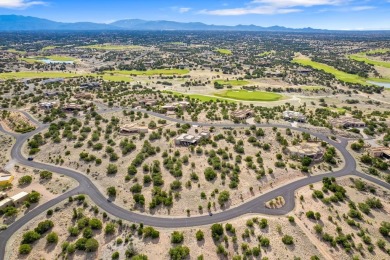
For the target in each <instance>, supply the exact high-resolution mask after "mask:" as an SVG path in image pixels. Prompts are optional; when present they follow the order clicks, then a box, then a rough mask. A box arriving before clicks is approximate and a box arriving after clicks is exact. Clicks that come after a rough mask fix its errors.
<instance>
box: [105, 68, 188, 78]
mask: <svg viewBox="0 0 390 260" xmlns="http://www.w3.org/2000/svg"><path fill="white" fill-rule="evenodd" d="M105 72H106V73H113V74H121V75H146V76H153V75H160V74H162V75H183V74H188V73H189V72H190V71H189V70H186V69H160V70H146V71H141V70H114V71H105Z"/></svg>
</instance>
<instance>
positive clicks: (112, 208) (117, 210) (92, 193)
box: [0, 109, 390, 259]
mask: <svg viewBox="0 0 390 260" xmlns="http://www.w3.org/2000/svg"><path fill="white" fill-rule="evenodd" d="M113 111H120V109H112V110H110V109H108V110H104V112H102V113H109V112H113ZM133 111H140V112H144V113H148V114H149V115H153V116H156V117H159V118H162V119H166V120H169V121H173V122H177V123H189V124H191V125H199V126H215V127H232V128H237V127H249V126H250V125H247V124H241V125H239V124H212V123H199V122H185V121H183V120H180V119H176V118H170V117H167V116H165V115H161V114H158V113H155V112H152V111H146V110H133ZM23 113H24V114H25V115H26V116H27V117H28V118H29V119H31V120H32V121H33V122H34V123H36V124H37V126H38V127H37V129H36V130H35V131H33V132H30V133H27V134H22V135H18V134H10V133H8V132H6V131H5V130H4V129H3V128H2V127H1V126H0V131H1V132H4V133H7V134H10V135H12V136H14V137H15V138H16V142H15V145H14V146H13V148H12V150H11V157H12V159H14V160H15V161H17V162H18V163H20V164H23V165H26V166H30V167H33V168H36V169H41V170H48V171H51V172H55V173H58V174H63V175H66V176H68V177H71V178H74V179H75V180H77V181H78V182H79V186H78V187H77V188H75V189H73V190H70V191H68V192H66V193H64V194H62V195H60V196H59V197H57V198H55V199H53V200H50V201H49V202H47V203H45V204H43V205H40V206H39V207H37V208H35V209H32V210H31V211H30V212H27V213H26V214H25V215H24V216H23V217H22V218H21V219H19V220H18V221H16V222H15V223H13V224H12V225H10V226H9V227H8V229H6V230H4V231H2V232H1V233H0V259H4V255H5V247H6V243H7V241H8V239H9V238H10V237H11V236H12V235H13V234H14V233H15V232H17V231H18V230H19V229H20V228H22V227H23V226H24V225H25V224H27V223H28V222H29V221H30V220H31V219H33V218H35V217H36V216H38V215H39V214H41V213H43V212H45V211H47V210H48V209H50V208H52V207H53V206H55V205H56V204H57V203H59V202H61V201H63V200H64V199H66V198H68V197H69V196H74V195H76V194H79V193H80V194H86V195H88V196H89V197H90V198H91V200H92V201H93V202H94V203H95V204H96V205H99V207H100V208H101V209H102V210H104V211H106V212H108V213H109V214H111V215H114V216H116V217H117V218H120V219H124V220H128V221H131V222H136V223H144V224H145V225H150V226H154V227H166V228H180V227H193V226H201V225H208V224H213V223H216V222H222V221H227V220H229V219H232V218H236V217H239V216H242V215H244V214H247V213H261V214H267V215H284V214H287V213H288V212H290V211H291V210H293V209H294V207H295V198H294V193H295V191H296V190H297V189H299V188H301V187H304V186H307V185H309V184H312V183H315V182H320V181H321V180H322V178H323V177H325V176H327V177H336V178H337V177H342V176H346V175H355V176H357V177H360V178H364V179H366V180H368V181H371V182H373V183H376V184H378V185H380V186H382V187H384V188H387V189H390V184H388V183H385V182H383V181H380V180H378V179H376V178H373V177H371V176H369V175H366V174H363V173H360V172H357V171H356V161H355V159H354V158H353V157H352V155H351V154H350V153H349V152H348V151H347V149H346V145H347V139H344V138H342V139H340V142H335V141H333V140H331V139H329V138H328V137H327V136H325V135H323V134H321V133H316V132H311V131H309V130H307V129H299V128H294V127H291V126H287V125H281V124H255V125H256V126H257V127H278V128H290V129H292V130H295V131H300V132H305V133H309V134H311V135H312V136H315V137H317V138H318V139H321V140H323V141H326V142H327V143H329V144H331V145H333V146H334V147H335V148H336V149H337V150H338V151H339V152H340V153H341V154H342V156H343V157H344V161H345V166H344V168H343V169H341V170H339V171H336V172H332V173H326V174H322V175H316V176H309V177H307V178H304V179H300V180H297V181H294V182H292V183H289V184H286V185H284V186H282V187H280V188H277V189H274V190H272V191H269V192H267V193H265V194H263V195H261V196H259V197H257V198H255V199H252V200H249V201H248V202H245V203H243V204H241V205H239V206H237V207H234V208H231V209H227V210H225V211H222V212H220V213H216V214H214V215H213V216H209V215H208V214H204V215H202V216H194V217H184V218H183V217H172V218H170V217H160V216H158V217H157V216H151V215H143V214H139V213H135V212H131V211H128V210H126V209H124V208H121V207H119V206H117V205H115V204H114V203H110V202H108V201H107V199H106V197H105V196H104V195H103V194H101V193H100V192H99V190H98V189H97V187H96V186H95V185H94V184H93V182H92V181H91V180H90V179H89V178H88V177H87V176H85V175H83V174H82V173H80V172H77V171H75V170H72V169H68V168H62V167H59V166H55V165H49V164H44V163H40V162H36V161H28V160H26V158H25V157H24V155H23V154H22V146H23V144H24V143H25V142H26V141H27V139H29V138H31V137H32V136H33V135H35V134H37V133H39V132H42V131H43V130H45V129H46V128H47V127H48V125H44V124H41V123H39V122H37V121H36V120H35V119H34V118H33V117H32V116H31V115H29V114H28V113H25V112H23ZM277 196H283V197H284V199H285V201H286V204H285V205H284V206H283V207H282V208H280V209H268V208H266V207H265V206H264V205H265V203H266V202H267V201H269V200H271V199H273V198H275V197H277Z"/></svg>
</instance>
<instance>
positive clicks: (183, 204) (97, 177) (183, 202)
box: [26, 113, 342, 216]
mask: <svg viewBox="0 0 390 260" xmlns="http://www.w3.org/2000/svg"><path fill="white" fill-rule="evenodd" d="M115 115H116V116H120V114H118V113H117V114H115ZM104 116H105V117H107V118H111V115H104ZM126 120H127V119H125V118H122V119H120V122H121V123H122V124H125V123H127V122H126ZM150 120H154V121H155V122H157V119H155V118H151V117H150V118H147V119H145V118H144V119H142V122H144V123H145V125H148V122H149V121H150ZM101 127H102V128H104V125H101ZM166 129H171V130H177V128H176V126H175V125H171V124H170V125H168V126H166V127H164V131H165V130H166ZM198 130H199V132H201V131H202V129H198ZM203 130H208V129H203ZM191 131H194V129H191V130H190V132H191ZM264 131H265V137H263V138H260V139H259V141H260V142H261V143H271V144H272V143H275V141H274V140H275V138H276V133H275V132H274V131H272V129H264ZM150 132H151V131H149V134H150ZM281 132H282V133H284V130H281ZM220 133H222V134H224V135H225V136H227V135H226V133H227V131H226V130H223V129H216V132H214V133H213V134H212V136H216V135H218V134H220ZM149 134H146V137H145V140H147V139H148V135H149ZM296 135H297V133H293V136H291V137H289V136H286V138H287V139H288V140H292V138H293V137H296ZM132 137H135V138H136V139H135V140H134V142H135V143H136V146H137V149H136V151H134V152H132V153H130V154H128V155H126V156H122V153H121V151H120V149H119V147H118V144H119V143H120V141H121V140H123V139H125V138H130V139H131V138H132ZM212 138H213V137H212ZM235 139H236V140H243V141H244V150H245V154H243V155H242V158H243V161H242V163H241V164H240V165H241V166H240V168H241V172H240V177H239V179H240V182H239V185H238V187H237V188H236V189H230V188H229V187H228V185H229V183H230V180H229V177H228V176H226V180H223V179H222V178H221V177H220V174H219V173H218V175H219V176H218V178H217V179H216V180H214V181H213V182H209V181H206V180H205V177H204V170H205V169H206V168H207V167H209V166H210V165H209V164H208V162H207V159H208V156H207V155H205V154H204V153H205V151H206V150H209V151H210V150H211V149H214V150H218V148H222V149H227V150H226V151H227V153H228V154H229V153H231V154H232V159H227V160H222V162H223V161H226V162H228V163H231V164H234V159H235V157H236V155H237V153H236V152H235V151H234V149H233V146H234V145H233V144H231V143H228V142H227V141H226V140H220V141H218V142H217V144H218V147H216V148H212V147H211V146H210V145H207V146H205V147H202V148H203V150H204V152H203V154H201V155H198V154H197V153H192V152H191V151H190V150H189V148H187V147H176V146H175V145H174V144H173V139H170V140H169V141H166V139H165V138H162V139H161V140H156V141H153V142H152V145H153V146H155V147H160V148H161V152H160V153H158V154H157V155H156V156H153V157H149V158H147V159H146V160H145V162H144V163H143V165H145V164H146V165H151V164H152V163H153V161H154V160H158V161H160V162H161V170H162V176H163V180H164V182H165V184H164V186H163V190H167V191H168V190H169V187H170V186H169V185H170V184H171V183H172V182H173V181H174V180H176V178H175V177H174V176H172V175H171V174H170V173H169V171H168V170H166V169H165V168H164V166H163V165H162V164H163V163H162V162H163V160H164V159H163V157H162V152H163V151H168V152H169V153H168V154H169V156H174V155H173V153H174V152H175V151H179V153H180V157H182V156H184V155H187V156H188V157H189V162H188V164H183V165H182V172H183V177H182V178H178V179H179V180H180V181H181V182H182V188H181V190H179V192H180V197H178V198H175V199H174V203H173V207H172V208H162V207H161V208H159V207H158V208H156V209H155V210H152V211H150V210H149V206H148V205H149V202H150V201H151V199H152V189H153V185H144V187H143V189H142V194H143V195H144V196H145V202H146V203H145V210H143V209H141V212H144V211H145V213H151V214H162V215H167V214H169V215H171V216H182V215H187V210H190V214H191V215H198V214H206V213H207V212H206V209H207V203H208V201H210V202H211V203H215V204H216V206H215V207H212V211H220V210H224V209H226V208H231V207H234V206H237V205H240V204H241V203H242V202H243V201H247V200H249V199H253V198H255V197H256V196H258V195H260V194H261V193H263V192H265V191H267V190H270V189H272V188H274V187H276V186H280V185H282V184H286V183H288V182H291V181H293V180H296V179H299V178H304V177H307V175H308V174H304V173H302V172H301V171H300V170H299V169H293V168H291V167H290V166H289V164H294V165H299V162H296V161H293V160H291V159H289V157H288V156H287V155H283V161H284V162H285V164H286V168H277V167H275V165H274V164H275V162H276V161H277V159H276V154H277V153H281V154H283V151H282V146H281V145H279V144H278V143H276V144H273V145H272V146H271V149H270V151H263V150H262V149H260V150H259V148H257V147H254V146H253V145H251V144H250V143H249V142H247V139H248V136H246V135H245V134H244V130H243V129H237V136H235ZM114 140H115V142H116V144H117V145H116V146H114V148H115V152H116V153H117V154H118V155H119V157H120V158H119V160H118V161H117V162H111V163H114V164H116V165H117V166H118V173H117V174H115V175H111V176H110V175H107V174H106V168H107V166H108V164H109V163H110V162H109V158H105V157H106V156H105V152H104V148H103V149H102V150H101V151H91V149H86V146H83V147H81V148H76V149H75V148H73V147H74V144H75V142H74V141H72V142H66V141H62V142H61V144H52V143H51V142H49V143H47V144H46V145H45V146H43V147H41V152H40V153H39V154H38V155H37V156H36V160H39V161H44V162H48V163H55V161H56V160H57V158H62V159H64V163H63V164H62V165H61V166H63V167H69V168H73V169H75V170H77V171H80V172H82V173H87V175H88V176H89V177H90V178H93V179H94V181H95V183H96V184H97V186H98V187H99V189H100V190H101V192H102V193H103V194H106V190H107V188H108V187H111V186H114V187H116V189H117V196H116V199H115V203H116V204H118V205H120V206H122V207H124V208H126V209H134V206H133V204H134V203H133V199H132V193H131V192H130V187H132V186H133V185H134V184H136V183H139V184H141V185H143V177H144V175H145V174H148V173H147V172H144V171H143V170H142V166H141V167H139V168H138V172H137V174H136V175H135V176H134V178H132V179H131V180H130V181H126V182H124V181H123V180H124V178H125V176H126V175H127V167H128V166H129V165H130V163H131V161H132V160H133V159H134V158H135V156H136V155H137V153H138V151H139V149H140V148H141V147H142V144H143V142H144V140H138V136H137V135H136V136H130V137H128V136H127V137H124V136H121V135H117V134H114ZM100 142H102V143H103V144H104V146H105V141H104V140H102V139H101V141H100ZM64 147H65V149H64ZM66 150H69V151H70V154H69V155H65V154H64V153H65V151H66ZM82 151H87V152H89V153H90V154H94V155H96V156H97V158H102V164H101V165H96V164H95V163H85V162H83V161H81V160H80V159H79V154H80V153H81V152H82ZM259 151H260V152H261V156H262V158H263V162H264V169H265V171H266V174H265V176H264V177H262V178H259V179H258V178H257V174H256V171H255V170H253V169H251V168H250V167H248V165H247V163H246V162H245V161H244V159H245V157H246V156H252V157H253V162H254V164H255V165H257V166H258V164H257V163H256V156H255V154H256V153H258V152H259ZM26 152H27V151H26ZM193 163H194V165H195V167H193V166H192V164H193ZM340 165H342V164H340ZM327 168H328V167H327V166H326V164H324V163H320V164H314V166H313V167H312V172H313V174H319V173H323V172H325V171H327ZM257 169H259V168H258V167H257ZM268 169H273V173H272V174H268ZM335 170H336V168H335ZM192 172H194V173H196V174H197V175H198V176H199V181H197V182H196V181H192V182H191V187H189V186H186V185H185V184H186V183H187V182H188V181H190V180H191V178H190V174H191V173H192ZM250 187H252V191H251V190H250ZM215 189H218V190H219V191H223V190H229V191H230V201H229V203H228V204H227V205H225V207H224V208H223V209H221V208H220V207H219V206H218V202H217V198H218V194H216V195H215V196H214V197H213V196H211V195H212V194H211V193H212V191H214V190H215ZM201 192H205V193H206V196H207V198H208V199H207V200H205V199H202V198H201V196H200V195H201ZM199 206H202V208H203V210H199V209H198V208H199Z"/></svg>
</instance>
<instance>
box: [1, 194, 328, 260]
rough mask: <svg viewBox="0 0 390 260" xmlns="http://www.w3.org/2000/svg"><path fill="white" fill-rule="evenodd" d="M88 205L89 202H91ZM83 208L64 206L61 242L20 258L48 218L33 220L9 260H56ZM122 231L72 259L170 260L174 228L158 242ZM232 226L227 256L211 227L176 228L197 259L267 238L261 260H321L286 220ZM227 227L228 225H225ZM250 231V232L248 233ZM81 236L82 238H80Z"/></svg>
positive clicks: (58, 218)
mask: <svg viewBox="0 0 390 260" xmlns="http://www.w3.org/2000/svg"><path fill="white" fill-rule="evenodd" d="M88 204H89V202H88ZM81 207H82V205H77V204H76V202H72V203H61V204H60V205H58V207H57V209H59V211H57V212H55V213H54V215H53V216H52V217H50V218H49V219H51V220H52V221H53V222H54V225H55V226H54V228H53V229H52V231H54V232H56V233H57V234H58V236H59V242H58V243H57V244H56V245H52V246H48V245H47V243H46V239H45V237H43V238H41V239H40V240H39V241H38V242H36V243H34V244H33V250H32V252H31V253H30V255H29V256H27V257H21V256H20V255H18V252H17V250H18V247H19V244H20V241H21V236H22V234H23V233H24V232H26V231H28V230H29V229H30V228H29V227H35V226H37V224H38V223H39V222H41V221H43V220H45V219H47V218H48V217H47V216H46V214H42V215H41V216H39V217H37V218H35V219H34V220H32V221H31V222H30V223H29V225H28V227H24V228H23V229H22V230H20V232H18V233H17V234H15V235H14V236H13V237H12V239H11V240H10V242H9V243H8V244H7V252H6V257H7V259H10V260H11V259H41V258H45V259H54V258H56V257H57V256H59V255H60V253H61V244H62V243H63V242H64V241H69V242H71V243H74V242H75V241H76V240H77V238H72V237H69V233H68V231H67V229H68V227H71V226H74V225H75V223H74V221H72V214H73V213H72V209H73V208H81ZM82 212H83V214H84V216H86V217H90V218H92V217H96V218H98V219H100V220H102V222H103V230H104V226H105V225H106V224H107V223H108V222H109V220H107V219H105V220H103V218H102V213H101V212H99V213H98V214H94V213H93V212H92V211H91V210H90V208H86V209H84V210H83V211H82ZM253 218H258V220H260V219H262V218H266V219H267V221H268V226H267V227H266V228H264V229H260V227H259V226H258V224H256V223H255V224H254V226H253V227H248V226H246V224H247V221H248V220H253ZM123 223H124V224H123V226H122V228H121V229H118V225H116V226H117V229H116V233H115V235H111V236H106V235H104V232H103V231H95V232H94V238H95V239H97V240H98V242H99V245H100V246H99V250H98V251H97V252H95V253H88V254H87V253H84V252H82V251H76V252H75V254H74V255H73V256H72V257H71V258H72V259H110V258H111V255H112V253H113V252H115V251H118V252H119V254H120V259H123V258H124V254H125V251H126V249H127V248H129V246H130V244H132V245H133V248H134V249H135V250H136V251H137V252H138V253H139V254H145V255H147V256H148V258H149V259H169V254H168V251H169V249H170V248H171V247H173V246H174V245H173V244H172V243H171V242H170V236H171V233H172V232H173V231H175V230H173V229H159V228H157V230H159V231H160V238H159V239H155V240H150V239H142V237H139V236H138V235H137V232H135V233H134V232H132V231H131V229H130V228H129V225H130V223H127V222H123ZM229 223H230V224H232V225H233V227H234V228H235V229H236V236H237V242H236V243H234V242H233V240H232V239H233V234H232V233H230V232H227V231H225V232H224V233H225V235H226V236H227V241H228V242H227V243H225V242H223V241H221V243H222V245H223V246H224V247H225V250H226V251H227V257H226V258H225V257H223V255H217V253H216V246H217V244H219V243H215V242H214V241H213V239H212V238H211V230H210V226H204V227H199V228H186V229H177V231H180V232H183V235H184V241H183V242H182V245H185V246H188V247H189V249H190V258H191V259H196V258H197V257H198V256H200V255H203V257H204V259H231V258H232V257H233V256H235V255H243V254H244V252H243V250H242V244H247V245H248V246H249V248H251V249H252V248H253V247H255V246H258V244H259V242H258V241H257V237H258V236H262V237H266V238H268V239H269V240H270V246H269V247H268V248H262V249H261V253H260V256H259V258H256V259H260V258H262V257H268V258H269V259H290V258H292V257H294V256H296V257H301V258H302V259H309V258H310V257H311V256H313V255H317V256H319V257H320V258H321V259H322V257H321V253H320V252H319V251H318V250H317V249H316V246H315V245H314V244H312V243H311V242H310V240H309V239H308V238H307V237H306V236H305V234H304V232H303V231H302V230H301V229H300V228H299V227H298V226H297V225H295V224H291V223H289V222H288V220H287V219H286V217H264V216H258V215H251V216H243V217H242V218H240V219H234V220H231V221H229ZM223 224H225V223H223ZM246 229H247V230H248V231H249V237H248V238H245V239H243V238H242V236H241V235H242V234H244V233H245V230H246ZM198 230H202V231H203V233H204V238H205V239H204V241H199V242H198V241H196V239H195V233H196V232H197V231H198ZM248 231H247V232H248ZM284 235H290V236H292V237H293V238H294V245H291V246H286V245H284V244H283V243H282V237H283V236H284ZM79 237H81V235H79ZM118 238H121V239H122V240H123V241H124V242H123V243H122V244H117V243H116V241H117V239H118ZM126 238H129V242H128V243H126V242H125V239H126Z"/></svg>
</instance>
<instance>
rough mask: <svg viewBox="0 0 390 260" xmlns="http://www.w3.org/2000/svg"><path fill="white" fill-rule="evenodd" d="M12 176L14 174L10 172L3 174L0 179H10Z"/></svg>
mask: <svg viewBox="0 0 390 260" xmlns="http://www.w3.org/2000/svg"><path fill="white" fill-rule="evenodd" d="M11 178H12V175H11V174H9V175H1V176H0V181H8V180H10V179H11Z"/></svg>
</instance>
